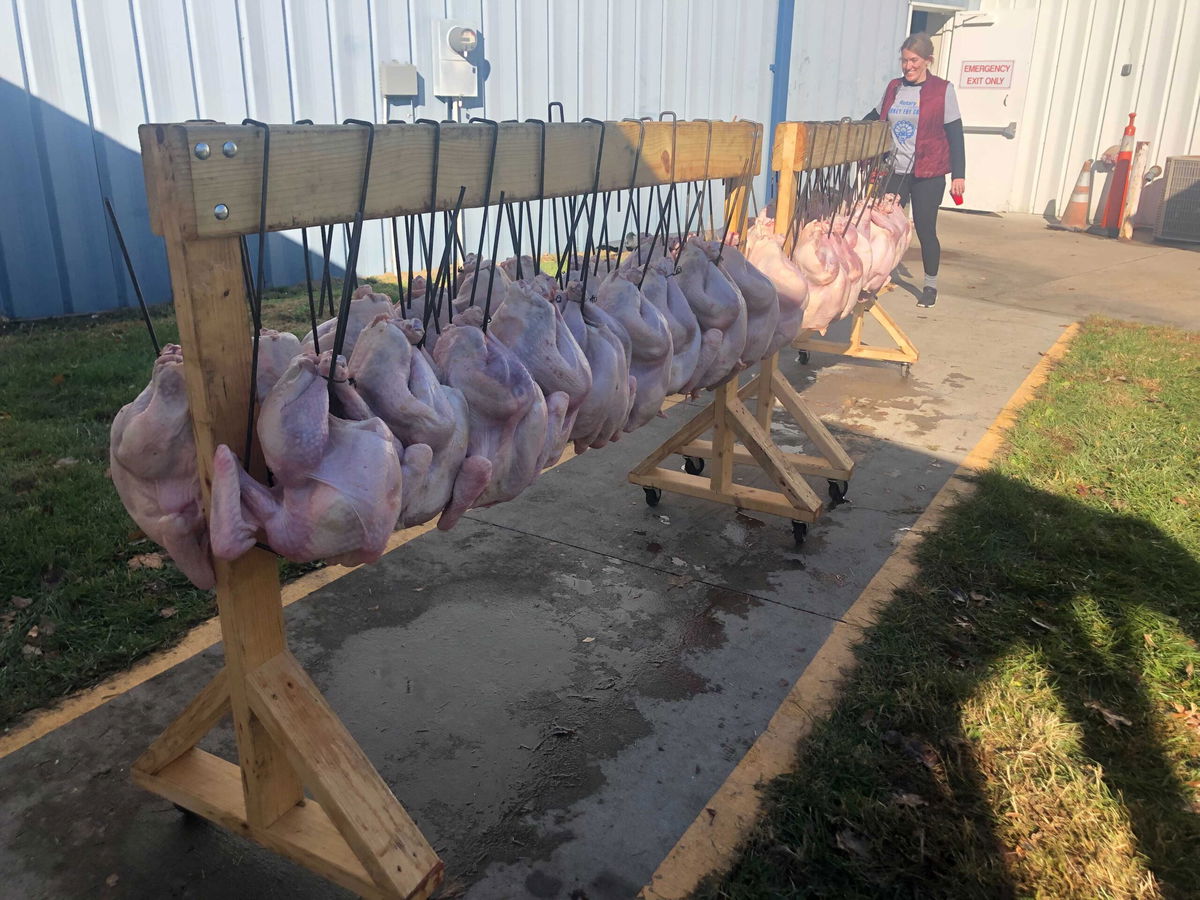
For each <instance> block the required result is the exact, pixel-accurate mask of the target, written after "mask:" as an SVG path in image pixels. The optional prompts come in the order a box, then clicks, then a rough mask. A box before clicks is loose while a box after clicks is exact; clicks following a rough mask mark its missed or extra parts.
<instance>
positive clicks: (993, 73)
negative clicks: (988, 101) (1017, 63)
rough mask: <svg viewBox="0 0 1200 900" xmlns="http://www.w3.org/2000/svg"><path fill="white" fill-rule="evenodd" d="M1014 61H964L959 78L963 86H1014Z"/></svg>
mask: <svg viewBox="0 0 1200 900" xmlns="http://www.w3.org/2000/svg"><path fill="white" fill-rule="evenodd" d="M1013 62H1014V60H1011V59H985V60H972V61H969V62H967V61H964V62H963V64H962V72H961V73H960V75H959V78H958V86H959V87H961V88H1010V87H1012V72H1013Z"/></svg>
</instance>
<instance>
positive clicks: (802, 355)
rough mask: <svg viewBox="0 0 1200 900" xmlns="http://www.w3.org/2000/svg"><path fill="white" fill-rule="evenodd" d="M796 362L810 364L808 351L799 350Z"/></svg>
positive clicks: (803, 364)
mask: <svg viewBox="0 0 1200 900" xmlns="http://www.w3.org/2000/svg"><path fill="white" fill-rule="evenodd" d="M796 362H798V363H800V365H802V366H807V365H808V351H807V350H800V351H799V352H797V353H796Z"/></svg>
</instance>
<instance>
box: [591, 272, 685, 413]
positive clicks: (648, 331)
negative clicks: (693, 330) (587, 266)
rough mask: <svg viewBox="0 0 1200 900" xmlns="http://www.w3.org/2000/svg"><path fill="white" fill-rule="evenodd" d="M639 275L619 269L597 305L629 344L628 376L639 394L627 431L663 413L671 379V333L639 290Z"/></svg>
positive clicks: (610, 277) (598, 296)
mask: <svg viewBox="0 0 1200 900" xmlns="http://www.w3.org/2000/svg"><path fill="white" fill-rule="evenodd" d="M637 281H638V275H637V271H636V270H634V271H633V272H630V271H629V270H623V269H617V270H616V271H614V272H611V273H609V275H608V276H607V277H606V278H605V279H604V282H603V283H602V284H601V285H600V289H599V291H598V292H597V294H596V304H597V305H598V306H599V307H600V308H601V309H602V310H604V311H605V312H606V313H608V314H609V315H610V316H612V318H613V319H615V320H616V322H617V324H618V325H619V326H620V327H621V328H622V329H623V330H624V331H625V334H626V335H627V336H628V338H629V342H630V356H629V374H631V375H632V376H633V377H634V378H635V379H636V381H637V392H636V396H635V397H634V400H633V410H632V411H631V412H630V414H629V421H628V422H626V423H625V430H626V431H633V430H634V429H637V428H641V427H642V426H643V425H645V424H646V423H647V422H649V421H650V420H651V419H653V418H654V417H655V416H656V415H658V413H659V411H660V410H661V409H662V403H663V400H665V399H666V397H667V381H668V379H669V378H670V377H671V357H672V355H673V352H672V346H671V329H670V327H669V326H668V325H667V320H666V319H665V318H664V317H663V314H662V313H660V312H659V311H658V309H657V308H656V307H655V306H654V304H653V303H651V302H650V301H649V300H647V299H646V297H645V296H644V295H643V294H642V292H641V291H640V290H638V286H637Z"/></svg>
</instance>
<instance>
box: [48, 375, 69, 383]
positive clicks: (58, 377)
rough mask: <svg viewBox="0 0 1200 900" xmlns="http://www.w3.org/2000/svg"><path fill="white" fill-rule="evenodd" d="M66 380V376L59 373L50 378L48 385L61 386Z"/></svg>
mask: <svg viewBox="0 0 1200 900" xmlns="http://www.w3.org/2000/svg"><path fill="white" fill-rule="evenodd" d="M66 380H67V376H66V375H63V374H61V373H60V374H58V375H55V376H54V377H53V378H51V379H50V383H51V384H62V383H63V382H64V381H66Z"/></svg>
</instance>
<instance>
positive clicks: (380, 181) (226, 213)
mask: <svg viewBox="0 0 1200 900" xmlns="http://www.w3.org/2000/svg"><path fill="white" fill-rule="evenodd" d="M641 127H642V126H639V124H638V123H624V122H622V123H618V122H608V123H605V125H604V126H603V128H604V151H603V159H602V165H601V171H600V179H599V186H600V189H601V190H624V189H626V188H628V187H629V186H630V176H631V173H632V172H633V171H634V165H633V164H634V160H635V156H636V155H637V147H638V146H639V140H641V141H642V143H641V144H640V146H641V147H642V152H641V155H640V161H639V163H638V166H637V169H636V171H637V181H636V182H635V185H636V186H639V187H642V186H647V185H655V184H666V183H669V182H670V181H672V180H675V181H680V182H682V181H694V180H700V179H701V178H703V177H704V176H705V173H706V171H707V173H708V175H709V176H710V177H712V178H726V179H729V178H733V179H738V180H739V184H738V185H737V187H738V189H739V190H740V191H741V194H742V198H741V200H740V201H739V202H741V204H742V205H743V207H744V204H745V197H744V193H745V192H744V187H745V186H746V185H748V183H749V182H748V179H747V178H746V173H747V160H748V159H750V158H751V157H752V155H753V152H754V150H755V148H756V147H758V146H759V138H760V134H761V126H758V125H756V124H754V123H750V122H736V123H728V122H714V123H711V131H710V124H709V123H705V122H680V123H678V126H677V127H673V126H672V124H670V123H644V129H645V130H644V138H643V137H642V136H641V135H640V133H639V132H640V128H641ZM434 132H435V129H434V128H433V127H430V126H421V125H379V126H376V128H375V138H374V152H373V154H372V159H371V167H370V176H371V177H370V182H369V186H368V190H367V196H366V205H365V210H366V211H365V218H368V219H371V218H383V217H390V216H394V215H407V214H411V213H420V212H427V211H428V210H429V205H430V192H431V188H432V186H433V185H432V178H431V173H432V171H433V149H434ZM496 134H497V136H496V160H495V168H494V174H493V179H492V190H491V197H492V199H493V200H495V198H497V197H498V196H499V194H500V192H501V191H503V192H504V194H505V199H506V202H516V201H521V200H527V199H537V198H538V196H545V197H556V196H566V195H570V194H580V193H586V192H589V191H591V190H592V188H593V185H594V184H595V179H596V152H597V146H598V140H599V134H600V126H597V125H590V124H586V123H583V124H575V123H570V124H552V125H548V126H546V128H545V132H544V137H545V143H544V147H545V153H544V156H543V151H542V147H543V142H542V139H543V131H542V129H541V128H540V127H539V126H538V125H531V124H503V125H500V126H499V129H498V132H497V133H496ZM139 135H140V139H141V146H142V158H143V166H144V171H145V179H146V192H147V195H148V198H149V202H150V215H151V222H152V225H153V228H154V231H155V233H157V234H159V235H161V236H162V237H163V238H164V239H165V241H166V246H167V257H168V262H169V265H170V270H171V284H172V287H173V290H174V297H175V311H176V316H177V318H178V322H179V333H180V342H181V343H182V345H183V352H184V370H185V378H186V381H187V389H188V398H189V403H190V405H191V414H192V422H193V428H194V432H195V438H196V449H197V455H198V466H199V472H200V477H201V484H202V488H203V493H204V502H205V505H206V507H207V505H208V502H209V493H210V489H211V485H212V461H213V453H214V451H215V449H216V447H217V445H218V444H221V443H224V444H228V445H230V446H234V447H238V446H241V442H242V440H243V439H244V436H245V435H244V429H245V427H246V418H247V412H248V410H247V404H248V403H249V397H250V389H249V387H250V385H249V375H250V351H251V346H250V340H249V338H250V335H251V324H250V318H249V313H248V306H247V297H246V289H245V282H244V280H243V276H242V266H241V257H240V244H239V239H240V237H241V236H243V235H248V234H254V233H257V231H258V223H259V206H260V196H261V194H260V191H261V188H262V184H261V180H262V167H263V158H262V156H263V131H262V129H260V128H258V127H255V126H241V125H223V124H204V123H186V124H172V125H143V126H142V127H141V129H140V132H139ZM492 140H493V132H492V130H491V127H490V126H487V125H482V124H474V125H457V124H446V125H443V126H441V128H440V144H439V152H438V167H439V174H438V178H437V183H438V196H437V203H436V206H437V208H438V209H450V208H453V206H454V205H455V202H456V200H457V198H458V193H459V188H460V186H465V187H466V195H465V200H464V203H463V205H464V206H467V207H479V206H482V205H484V203H485V197H484V189H483V185H484V184H485V182H486V177H487V173H488V170H489V161H490V159H491V150H492ZM270 142H271V143H270V147H271V149H270V174H269V185H268V188H269V190H268V201H267V208H266V227H267V230H269V231H278V230H282V229H288V228H297V227H300V226H308V225H320V224H325V223H331V222H349V221H351V220H352V219H354V217H355V215H356V212H357V204H358V197H359V192H360V186H361V179H362V173H363V168H364V165H365V163H366V148H367V129H366V128H364V127H362V126H360V125H318V126H292V125H278V126H272V127H271V131H270ZM223 151H224V152H223ZM673 151H674V152H673ZM673 156H674V158H672V157H673ZM754 170H755V171H757V167H755V168H754ZM543 171H544V173H545V185H544V191H542V192H541V193H539V180H540V178H539V176H540V174H541V173H542V172H543ZM776 452H778V451H776ZM258 465H259V469H260V471H259V472H258V473H257V474H258V475H260V476H261V475H262V472H261V461H259V463H258ZM215 569H216V576H217V605H218V610H219V613H220V621H221V633H222V636H223V638H224V646H225V666H224V668H223V669H222V671H221V672H220V673H219V674H218V675H217V676H216V677H215V678H214V679H213V680H212V681H211V682H210V683H209V684H208V685H206V686H205V687H204V688H203V689H202V690H201V691H200V692H199V694H197V695H196V697H195V699H193V700H192V701H191V703H189V704H188V706H187V707H186V708H185V709H184V711H183V713H182V714H181V715H180V716H179V718H177V719H176V720H175V721H174V722H173V723H172V724H171V725H170V726H169V727H168V728H167V729H166V731H164V732H163V734H162V735H161V736H159V737H158V739H156V740H155V741H154V742H153V743H152V744H151V745H150V747H149V749H147V750H146V752H145V753H143V754H142V756H141V757H140V758H139V759H138V760H137V761H136V763H135V764H134V766H133V778H134V780H135V781H136V782H137V783H138V784H139V785H141V786H142V787H144V788H146V789H147V790H150V791H152V792H154V793H156V794H159V795H161V796H163V797H165V798H167V799H168V800H170V801H172V802H174V803H175V804H177V805H179V806H181V807H183V808H185V809H187V810H190V811H192V812H194V813H197V814H198V815H201V816H204V817H205V818H207V819H210V820H212V821H213V822H216V823H218V824H220V825H222V826H224V827H226V828H228V829H230V830H231V831H235V832H237V833H239V834H242V835H245V836H247V837H249V838H251V839H253V840H255V841H257V842H258V843H260V844H262V845H264V846H266V847H268V848H270V849H271V850H274V851H275V852H277V853H280V854H282V855H283V856H286V857H289V858H290V859H292V860H294V861H296V862H298V863H300V864H301V865H304V866H307V867H308V868H310V869H312V870H313V871H315V872H317V873H319V874H321V875H323V876H325V877H326V878H328V879H330V880H332V881H334V882H336V883H338V884H340V885H342V886H344V887H346V888H349V889H350V890H352V891H355V892H356V893H358V894H360V895H363V896H366V897H388V898H396V897H404V898H422V897H428V896H429V895H430V894H432V893H433V891H435V890H436V889H437V887H438V885H439V884H440V883H441V880H442V873H443V865H442V862H441V860H439V859H438V857H437V854H436V853H435V852H434V850H433V848H432V847H431V846H430V845H429V842H428V841H427V840H426V839H425V837H424V836H423V835H422V834H421V831H420V830H419V828H418V827H417V825H416V824H415V823H414V822H413V821H412V819H411V818H410V817H409V815H408V814H407V813H406V812H405V810H404V808H403V807H402V806H401V805H400V803H399V802H398V801H397V800H396V798H395V797H394V796H393V795H392V792H391V791H390V790H389V788H388V786H387V785H386V784H385V783H384V781H383V779H382V778H381V777H380V776H379V774H378V773H377V772H376V771H375V769H374V767H373V766H372V765H371V762H370V760H368V759H367V757H366V755H365V754H364V753H363V752H362V750H361V749H360V748H359V747H358V745H357V744H356V743H355V741H354V739H353V737H352V736H351V735H350V733H349V732H348V731H347V730H346V728H345V726H344V725H342V723H341V722H340V721H339V719H338V718H337V715H336V714H335V713H334V711H333V710H332V709H331V708H330V707H329V705H328V704H327V703H326V702H325V700H324V698H323V697H322V696H321V694H320V692H319V691H318V690H317V688H316V686H315V685H314V684H313V682H312V680H311V679H310V678H309V677H308V675H307V673H305V671H304V669H303V668H302V667H301V665H300V664H299V662H298V661H297V660H296V658H295V657H294V656H293V655H292V654H291V652H290V651H289V650H288V646H287V638H286V634H285V629H284V622H283V613H282V605H281V602H280V590H279V579H278V573H277V565H276V560H275V557H273V556H272V555H271V554H269V553H266V552H264V551H261V550H257V549H256V550H251V551H250V552H249V553H247V554H246V555H245V556H243V557H241V558H240V559H237V560H235V561H233V562H231V563H226V562H223V561H221V560H216V561H215ZM227 714H231V715H232V717H233V726H234V732H235V735H236V739H237V749H238V761H237V763H231V762H227V761H225V760H223V759H220V758H219V757H216V756H214V755H212V754H210V753H207V752H205V751H204V750H201V749H199V748H198V747H197V746H196V744H197V742H198V741H199V740H200V739H201V738H202V737H203V736H204V735H205V734H206V733H207V732H208V731H209V730H211V729H212V727H213V726H214V725H216V724H217V723H218V722H219V721H220V720H221V719H222V718H223V717H224V716H225V715H227ZM306 792H307V795H306Z"/></svg>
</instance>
